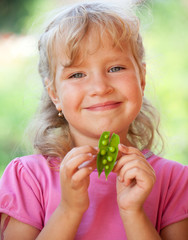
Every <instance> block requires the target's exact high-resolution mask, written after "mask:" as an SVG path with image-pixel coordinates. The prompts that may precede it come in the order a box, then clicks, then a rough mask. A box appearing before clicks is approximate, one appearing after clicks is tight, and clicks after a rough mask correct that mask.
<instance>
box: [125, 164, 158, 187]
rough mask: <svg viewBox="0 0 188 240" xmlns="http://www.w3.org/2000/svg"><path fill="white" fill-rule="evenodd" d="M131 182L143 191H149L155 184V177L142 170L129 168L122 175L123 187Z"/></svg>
mask: <svg viewBox="0 0 188 240" xmlns="http://www.w3.org/2000/svg"><path fill="white" fill-rule="evenodd" d="M133 181H136V182H135V184H137V185H138V186H139V187H141V188H143V189H144V188H149V189H150V188H152V186H153V184H154V182H155V176H154V175H153V176H151V175H150V174H148V172H146V171H145V170H144V169H139V168H131V169H130V170H128V171H126V172H125V173H124V176H123V182H124V185H125V186H129V185H130V184H131V183H132V182H133Z"/></svg>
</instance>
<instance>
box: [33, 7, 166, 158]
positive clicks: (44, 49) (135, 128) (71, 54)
mask: <svg viewBox="0 0 188 240" xmlns="http://www.w3.org/2000/svg"><path fill="white" fill-rule="evenodd" d="M91 27H95V28H96V29H97V30H98V31H99V34H100V38H101V39H102V33H103V32H104V31H105V32H107V33H108V34H109V35H110V37H111V38H112V40H113V41H114V45H115V46H119V47H123V45H122V43H123V42H124V41H129V42H130V46H131V49H132V53H133V56H134V58H135V60H136V62H137V65H138V67H139V70H140V74H141V75H142V74H143V73H144V68H143V63H144V56H145V50H144V47H143V43H142V37H141V35H140V33H139V20H138V18H137V17H136V16H135V15H134V14H133V12H132V9H131V8H127V10H125V9H124V10H122V9H119V8H117V7H116V6H114V5H109V4H104V3H83V4H78V5H74V6H71V7H69V8H67V9H63V10H60V11H59V13H58V14H57V15H56V17H55V18H54V19H53V20H52V21H51V23H50V24H49V25H48V26H47V28H46V30H45V32H44V33H43V34H42V35H41V38H40V40H39V43H38V49H39V54H40V60H39V73H40V75H41V78H42V81H43V83H44V81H45V78H48V79H49V80H50V84H51V85H52V86H53V84H54V79H55V74H56V64H57V63H56V61H57V58H58V53H59V52H60V48H62V49H61V50H63V52H64V54H65V55H64V57H65V58H66V59H67V61H66V63H65V65H71V64H72V63H73V61H74V60H75V58H76V57H77V56H78V54H79V51H80V49H79V45H80V43H81V41H82V39H83V38H84V36H85V35H86V33H87V32H88V30H89V29H91ZM44 86H45V83H44ZM158 125H159V117H158V115H157V112H156V110H155V108H154V107H152V105H151V104H150V103H149V102H148V101H147V100H146V99H145V98H144V99H143V104H142V108H141V111H140V112H139V114H138V116H137V117H136V119H135V120H134V122H133V123H132V124H131V125H130V127H129V131H128V135H127V138H128V139H129V141H130V142H131V143H132V144H133V145H134V146H135V147H137V148H139V149H140V150H142V149H144V148H148V149H151V148H152V147H155V145H154V142H155V141H154V138H155V135H156V134H157V135H158V136H159V138H160V139H162V138H161V135H160V133H159V131H158ZM34 130H35V133H34V139H33V141H34V147H35V149H36V150H37V152H38V153H41V154H43V155H47V156H56V157H60V158H63V156H64V155H65V154H66V153H67V152H68V151H69V150H70V149H71V136H70V132H69V127H68V122H67V121H66V119H65V118H59V117H58V112H57V110H56V107H55V105H54V104H53V102H52V101H51V99H50V98H49V96H48V93H47V90H46V88H45V87H44V92H43V95H42V98H41V104H40V106H39V110H38V113H37V115H36V118H35V123H34ZM32 131H33V130H32ZM125 137H126V136H125Z"/></svg>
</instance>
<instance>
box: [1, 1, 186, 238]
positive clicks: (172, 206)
mask: <svg viewBox="0 0 188 240" xmlns="http://www.w3.org/2000/svg"><path fill="white" fill-rule="evenodd" d="M39 54H40V61H39V72H40V75H41V77H42V81H43V83H44V93H43V97H42V99H41V104H40V109H39V112H38V117H37V118H36V122H35V130H36V131H35V138H34V147H35V149H36V151H37V154H36V155H31V156H25V157H21V158H16V159H15V160H13V161H12V162H11V163H10V164H9V165H8V167H7V168H6V170H5V172H4V175H3V176H2V179H1V183H0V212H1V239H6V240H12V239H19V240H33V239H37V240H40V239H41V240H42V239H45V240H48V239H50V240H52V239H56V240H58V239H60V240H63V239H66V240H71V239H80V240H94V239H95V240H96V239H97V240H101V239H105V240H116V239H118V240H123V239H131V240H133V239H136V240H138V239H139V240H142V239H144V240H147V239H149V240H151V239H152V240H155V239H161V238H162V239H165V240H166V239H167V240H173V239H176V240H177V239H181V240H185V239H188V167H187V166H183V165H181V164H179V163H177V162H173V161H169V160H166V159H163V158H161V157H159V156H157V155H154V154H153V153H152V152H151V151H150V149H151V148H153V150H155V149H156V145H154V137H155V136H156V135H158V136H159V137H160V134H159V132H158V124H157V119H156V114H155V111H154V108H152V106H151V105H150V104H149V103H148V101H147V100H146V99H145V97H144V89H145V74H146V64H145V62H144V47H143V44H142V38H141V36H140V33H139V22H138V19H137V18H136V17H135V16H134V15H132V13H131V10H130V9H128V8H127V10H125V9H124V10H120V9H118V8H116V7H114V6H110V5H106V4H102V3H85V4H80V5H75V6H72V7H70V8H67V9H65V10H61V11H60V12H59V14H58V15H57V16H56V17H55V18H54V19H53V21H52V22H51V23H50V24H49V25H48V27H47V28H46V30H45V32H44V33H43V34H42V36H41V38H40V40H39ZM103 131H110V133H111V134H112V133H113V132H114V133H116V134H118V135H119V136H120V141H121V144H119V155H118V160H117V163H116V165H115V167H114V169H113V172H111V173H110V175H109V176H108V179H107V181H106V179H105V175H104V174H103V173H102V174H101V176H100V178H99V177H98V172H97V170H96V156H97V154H98V151H99V150H98V148H97V146H98V140H99V137H100V135H101V133H102V132H103Z"/></svg>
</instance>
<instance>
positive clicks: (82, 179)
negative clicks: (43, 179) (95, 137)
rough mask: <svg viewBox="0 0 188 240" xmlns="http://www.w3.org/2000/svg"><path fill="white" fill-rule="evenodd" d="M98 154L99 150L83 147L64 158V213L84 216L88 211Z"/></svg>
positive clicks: (74, 149)
mask: <svg viewBox="0 0 188 240" xmlns="http://www.w3.org/2000/svg"><path fill="white" fill-rule="evenodd" d="M97 153H98V151H97V149H95V148H93V147H91V146H82V147H76V148H73V149H72V150H71V151H70V152H68V153H67V155H66V156H65V157H64V159H63V161H62V163H61V166H60V181H61V193H62V195H61V196H62V197H61V203H60V206H61V207H62V208H63V210H64V211H71V212H74V213H78V214H83V213H84V212H85V211H86V210H87V209H88V207H89V197H88V191H87V190H88V187H89V182H90V177H89V176H90V174H91V173H92V171H93V170H94V169H95V168H96V158H97ZM87 161H89V163H88V164H87ZM84 163H86V164H85V166H84V165H82V164H84ZM80 165H82V166H81V167H80Z"/></svg>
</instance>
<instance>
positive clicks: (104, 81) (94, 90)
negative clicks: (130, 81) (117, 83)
mask: <svg viewBox="0 0 188 240" xmlns="http://www.w3.org/2000/svg"><path fill="white" fill-rule="evenodd" d="M90 81H91V84H90V95H91V96H97V95H98V96H102V95H106V94H110V93H112V92H113V91H114V88H113V86H112V84H111V81H110V79H109V78H108V77H107V76H106V75H105V74H102V73H97V74H94V75H93V76H92V79H91V80H90Z"/></svg>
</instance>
